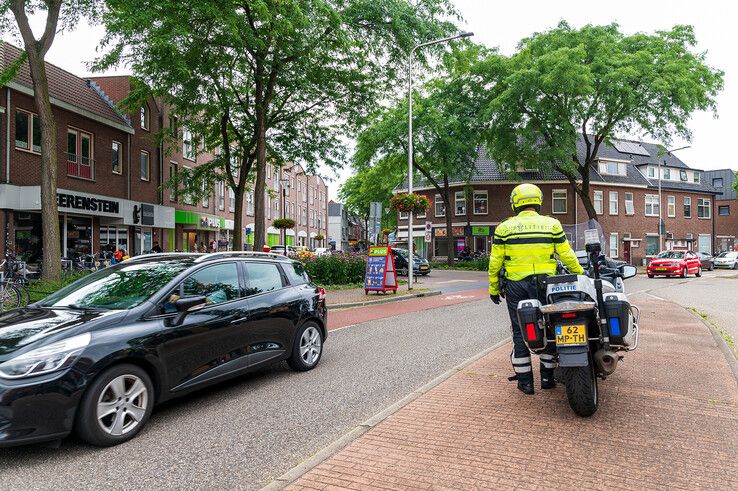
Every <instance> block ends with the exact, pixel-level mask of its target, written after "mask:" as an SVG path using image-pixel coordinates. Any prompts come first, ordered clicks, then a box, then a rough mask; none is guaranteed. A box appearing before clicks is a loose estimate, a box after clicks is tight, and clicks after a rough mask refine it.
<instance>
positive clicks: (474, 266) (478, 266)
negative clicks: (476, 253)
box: [431, 256, 489, 271]
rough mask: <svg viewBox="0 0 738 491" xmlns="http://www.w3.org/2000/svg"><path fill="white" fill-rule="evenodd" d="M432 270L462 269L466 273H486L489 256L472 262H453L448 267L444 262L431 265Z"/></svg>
mask: <svg viewBox="0 0 738 491" xmlns="http://www.w3.org/2000/svg"><path fill="white" fill-rule="evenodd" d="M431 268H432V269H463V270H467V271H487V270H488V269H489V256H482V257H481V258H480V259H476V260H474V261H454V264H453V265H451V266H449V265H448V264H446V262H445V261H444V262H434V263H431Z"/></svg>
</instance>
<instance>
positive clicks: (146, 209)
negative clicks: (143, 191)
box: [141, 203, 154, 225]
mask: <svg viewBox="0 0 738 491" xmlns="http://www.w3.org/2000/svg"><path fill="white" fill-rule="evenodd" d="M141 224H142V225H153V224H154V205H147V204H145V203H141Z"/></svg>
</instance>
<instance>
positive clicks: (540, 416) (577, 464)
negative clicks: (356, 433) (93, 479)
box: [288, 295, 738, 490]
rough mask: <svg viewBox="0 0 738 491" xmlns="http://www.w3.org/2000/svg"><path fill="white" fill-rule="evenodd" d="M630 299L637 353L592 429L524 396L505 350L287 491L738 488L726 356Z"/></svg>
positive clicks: (733, 389)
mask: <svg viewBox="0 0 738 491" xmlns="http://www.w3.org/2000/svg"><path fill="white" fill-rule="evenodd" d="M634 300H635V303H636V304H637V305H639V306H640V307H641V309H642V313H643V314H642V319H641V327H642V333H641V339H640V342H641V346H640V347H639V348H638V350H637V351H635V352H633V353H629V354H626V357H625V360H624V361H623V362H622V363H621V364H620V365H619V367H618V370H617V371H616V373H615V374H614V375H613V376H611V377H610V378H609V379H608V380H606V381H604V382H601V383H600V409H599V411H598V412H597V413H596V414H595V415H594V416H593V417H592V418H589V419H583V418H579V417H577V416H575V415H574V414H573V413H572V411H571V410H570V408H569V406H568V404H567V402H566V395H565V393H564V388H563V387H561V386H559V388H557V389H556V390H554V391H540V390H538V388H537V387H536V394H535V396H524V395H522V394H521V393H520V392H519V391H518V390H517V389H516V388H515V385H514V383H513V382H508V381H507V376H508V375H510V372H511V369H510V361H509V358H508V356H509V345H508V346H505V347H503V348H501V349H498V350H496V351H494V352H492V353H490V354H489V355H487V356H486V357H484V358H482V359H480V360H479V361H478V362H476V363H474V364H473V365H471V366H470V367H468V368H466V369H464V370H462V371H461V372H459V373H458V374H456V375H454V376H453V377H451V378H450V379H448V380H446V381H445V382H443V383H442V384H440V385H438V386H437V387H435V388H434V389H433V390H431V391H430V392H428V393H426V394H425V395H423V396H421V397H419V398H418V399H416V400H415V401H414V402H412V403H410V404H409V405H407V406H405V407H404V408H403V409H401V410H399V411H397V412H396V413H394V414H393V415H391V416H390V417H389V418H387V419H386V420H384V421H383V422H382V423H380V424H378V425H377V426H376V427H374V428H373V429H372V430H370V431H369V432H367V433H366V434H364V435H363V436H362V437H360V438H359V439H358V440H356V441H354V442H353V443H352V444H351V445H349V446H348V447H346V448H345V449H343V450H341V451H340V452H338V453H337V454H336V455H334V456H333V457H332V458H330V459H328V460H327V461H325V462H323V463H322V464H321V465H319V466H317V467H316V468H314V469H313V470H312V471H310V472H308V473H307V474H305V475H304V476H303V477H302V478H301V479H300V480H299V481H298V482H296V483H294V484H293V485H292V486H290V487H289V488H288V489H292V490H297V489H327V488H350V489H377V488H386V489H429V488H430V489H446V488H452V489H471V488H496V489H499V488H511V487H516V488H523V489H544V488H545V489H555V488H565V489H572V488H587V489H590V488H597V489H605V488H621V489H623V488H627V489H643V488H683V489H695V488H705V489H738V460H737V459H736V456H737V455H738V384H737V383H736V379H735V378H734V376H733V374H732V372H731V370H730V367H729V365H728V363H727V361H726V360H725V358H724V355H723V353H722V352H721V351H720V350H719V348H718V347H717V345H716V343H715V341H714V339H713V337H712V335H711V334H710V332H709V331H708V329H707V328H706V327H705V326H704V324H702V323H701V322H699V321H698V320H697V319H695V318H694V317H693V316H692V315H691V314H690V313H689V312H687V311H686V310H684V309H683V308H681V307H679V306H678V305H676V304H673V303H670V302H665V301H660V300H655V299H653V298H652V297H649V296H643V295H641V296H638V297H636V298H634ZM536 370H537V368H536ZM536 383H537V384H538V383H539V380H538V374H537V373H536Z"/></svg>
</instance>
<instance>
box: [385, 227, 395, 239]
mask: <svg viewBox="0 0 738 491" xmlns="http://www.w3.org/2000/svg"><path fill="white" fill-rule="evenodd" d="M392 232H394V230H392V229H391V228H383V229H382V235H384V236H385V237H387V236H389V234H391V233H392Z"/></svg>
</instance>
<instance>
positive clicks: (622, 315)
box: [605, 293, 632, 346]
mask: <svg viewBox="0 0 738 491" xmlns="http://www.w3.org/2000/svg"><path fill="white" fill-rule="evenodd" d="M624 297H625V295H624V294H622V293H620V294H617V293H616V294H612V293H610V294H606V295H605V317H607V324H608V326H609V327H610V344H614V345H625V346H627V345H629V344H630V337H631V336H628V334H630V330H631V329H632V317H631V316H632V314H631V310H630V302H628V301H627V300H626V299H625V298H624Z"/></svg>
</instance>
